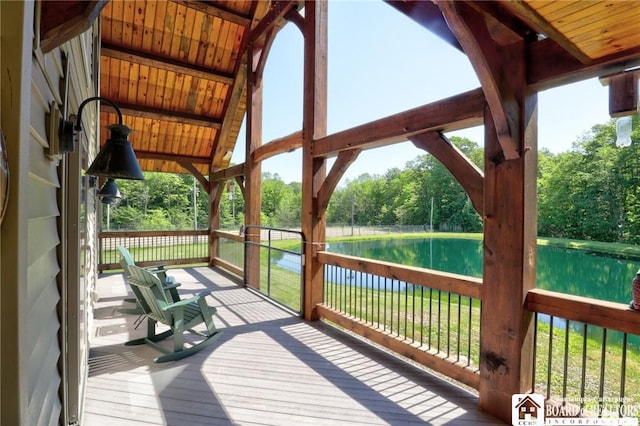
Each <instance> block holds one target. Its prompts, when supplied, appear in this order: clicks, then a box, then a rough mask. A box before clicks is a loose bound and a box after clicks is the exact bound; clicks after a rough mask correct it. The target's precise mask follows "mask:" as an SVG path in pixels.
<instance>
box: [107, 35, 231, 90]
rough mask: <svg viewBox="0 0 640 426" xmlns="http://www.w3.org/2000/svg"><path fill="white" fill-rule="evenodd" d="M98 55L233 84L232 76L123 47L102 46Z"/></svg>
mask: <svg viewBox="0 0 640 426" xmlns="http://www.w3.org/2000/svg"><path fill="white" fill-rule="evenodd" d="M100 54H101V55H102V56H105V57H108V58H114V59H119V60H122V61H127V62H132V63H136V64H140V65H147V66H150V67H154V68H160V69H164V70H167V71H173V72H175V73H178V74H186V75H190V76H192V77H196V78H203V79H205V80H211V81H215V82H216V83H223V84H232V83H233V76H232V75H230V74H226V73H220V72H212V71H211V70H210V69H207V68H202V67H198V66H197V65H194V64H188V63H186V62H182V63H181V62H178V61H175V60H169V59H167V58H163V57H162V56H159V55H154V54H151V53H144V52H138V51H135V50H131V49H127V48H124V47H119V46H114V45H112V44H108V43H105V44H103V45H102V48H101V51H100Z"/></svg>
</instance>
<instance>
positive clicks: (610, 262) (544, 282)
mask: <svg viewBox="0 0 640 426" xmlns="http://www.w3.org/2000/svg"><path fill="white" fill-rule="evenodd" d="M327 250H328V251H330V252H333V253H340V254H346V255H350V256H358V257H364V258H368V259H376V260H383V261H387V262H393V263H399V264H403V265H408V266H419V267H423V268H430V269H436V270H439V271H446V272H452V273H456V274H462V275H468V276H473V277H478V278H481V277H482V242H481V241H477V240H465V239H443V238H434V239H431V238H416V239H398V240H375V241H353V242H351V241H350V242H333V243H331V244H329V247H328V248H327ZM639 268H640V261H632V260H622V259H615V258H612V257H606V256H602V255H595V254H590V253H588V252H586V251H583V250H570V249H563V248H558V247H549V246H538V267H537V283H536V285H537V287H539V288H542V289H546V290H553V291H558V292H561V293H567V294H572V295H577V296H586V297H593V298H595V299H601V300H608V301H612V302H619V303H628V302H629V300H631V280H632V279H633V277H634V276H635V273H636V271H637V270H638V269H639Z"/></svg>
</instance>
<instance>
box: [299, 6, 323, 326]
mask: <svg viewBox="0 0 640 426" xmlns="http://www.w3.org/2000/svg"><path fill="white" fill-rule="evenodd" d="M327 11H328V2H326V1H306V2H305V8H304V31H303V33H304V100H303V102H304V104H303V126H302V127H303V140H302V233H303V235H304V237H305V239H306V242H307V245H306V247H305V254H304V307H303V310H304V318H305V319H307V320H310V321H312V320H317V319H318V315H317V312H316V309H315V306H316V305H317V304H318V303H321V302H322V293H323V281H324V275H323V268H322V265H321V264H320V263H319V262H318V257H317V252H318V251H319V250H323V249H324V240H325V234H326V215H325V213H323V212H321V211H320V209H319V207H318V202H317V196H318V191H319V189H320V187H321V186H322V184H323V183H324V180H325V178H326V159H325V158H314V157H313V142H314V140H316V139H318V138H321V137H324V136H326V134H327V41H328V39H327Z"/></svg>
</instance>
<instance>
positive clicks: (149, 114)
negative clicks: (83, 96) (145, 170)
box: [100, 102, 221, 129]
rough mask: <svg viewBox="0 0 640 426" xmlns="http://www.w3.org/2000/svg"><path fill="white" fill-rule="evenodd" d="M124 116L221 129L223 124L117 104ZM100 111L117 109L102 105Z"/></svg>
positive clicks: (198, 117)
mask: <svg viewBox="0 0 640 426" xmlns="http://www.w3.org/2000/svg"><path fill="white" fill-rule="evenodd" d="M117 105H118V108H119V109H120V112H122V115H123V116H124V115H130V116H132V117H142V118H150V119H152V120H159V121H171V122H173V123H182V124H190V125H192V126H201V127H212V128H214V129H219V128H220V126H221V124H220V121H219V120H215V119H212V118H209V119H207V118H203V117H204V116H202V115H195V114H187V113H184V112H178V111H169V110H166V109H159V108H152V107H146V106H141V105H133V104H127V103H121V102H118V103H117ZM100 110H101V111H106V112H115V109H114V108H113V107H112V106H111V105H109V104H107V103H104V102H102V103H100Z"/></svg>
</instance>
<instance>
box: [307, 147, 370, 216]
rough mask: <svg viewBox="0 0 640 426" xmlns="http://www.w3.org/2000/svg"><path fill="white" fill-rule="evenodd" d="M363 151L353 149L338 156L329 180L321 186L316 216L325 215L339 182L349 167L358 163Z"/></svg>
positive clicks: (328, 177) (328, 175) (329, 174)
mask: <svg viewBox="0 0 640 426" xmlns="http://www.w3.org/2000/svg"><path fill="white" fill-rule="evenodd" d="M361 151H362V150H360V149H351V150H348V151H340V153H339V154H338V158H336V161H335V163H333V166H332V167H331V170H330V171H329V173H328V174H327V178H326V179H325V180H324V182H323V183H322V185H321V186H320V190H319V191H318V196H317V197H316V200H317V201H316V202H317V203H318V208H317V213H316V214H317V215H318V216H322V215H324V214H325V212H326V211H327V206H328V205H329V200H330V199H331V194H333V191H334V190H335V189H336V186H338V182H340V179H341V178H342V176H344V173H345V172H346V171H347V169H348V168H349V166H350V165H351V164H352V163H353V162H354V161H356V159H357V158H358V155H360V152H361Z"/></svg>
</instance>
